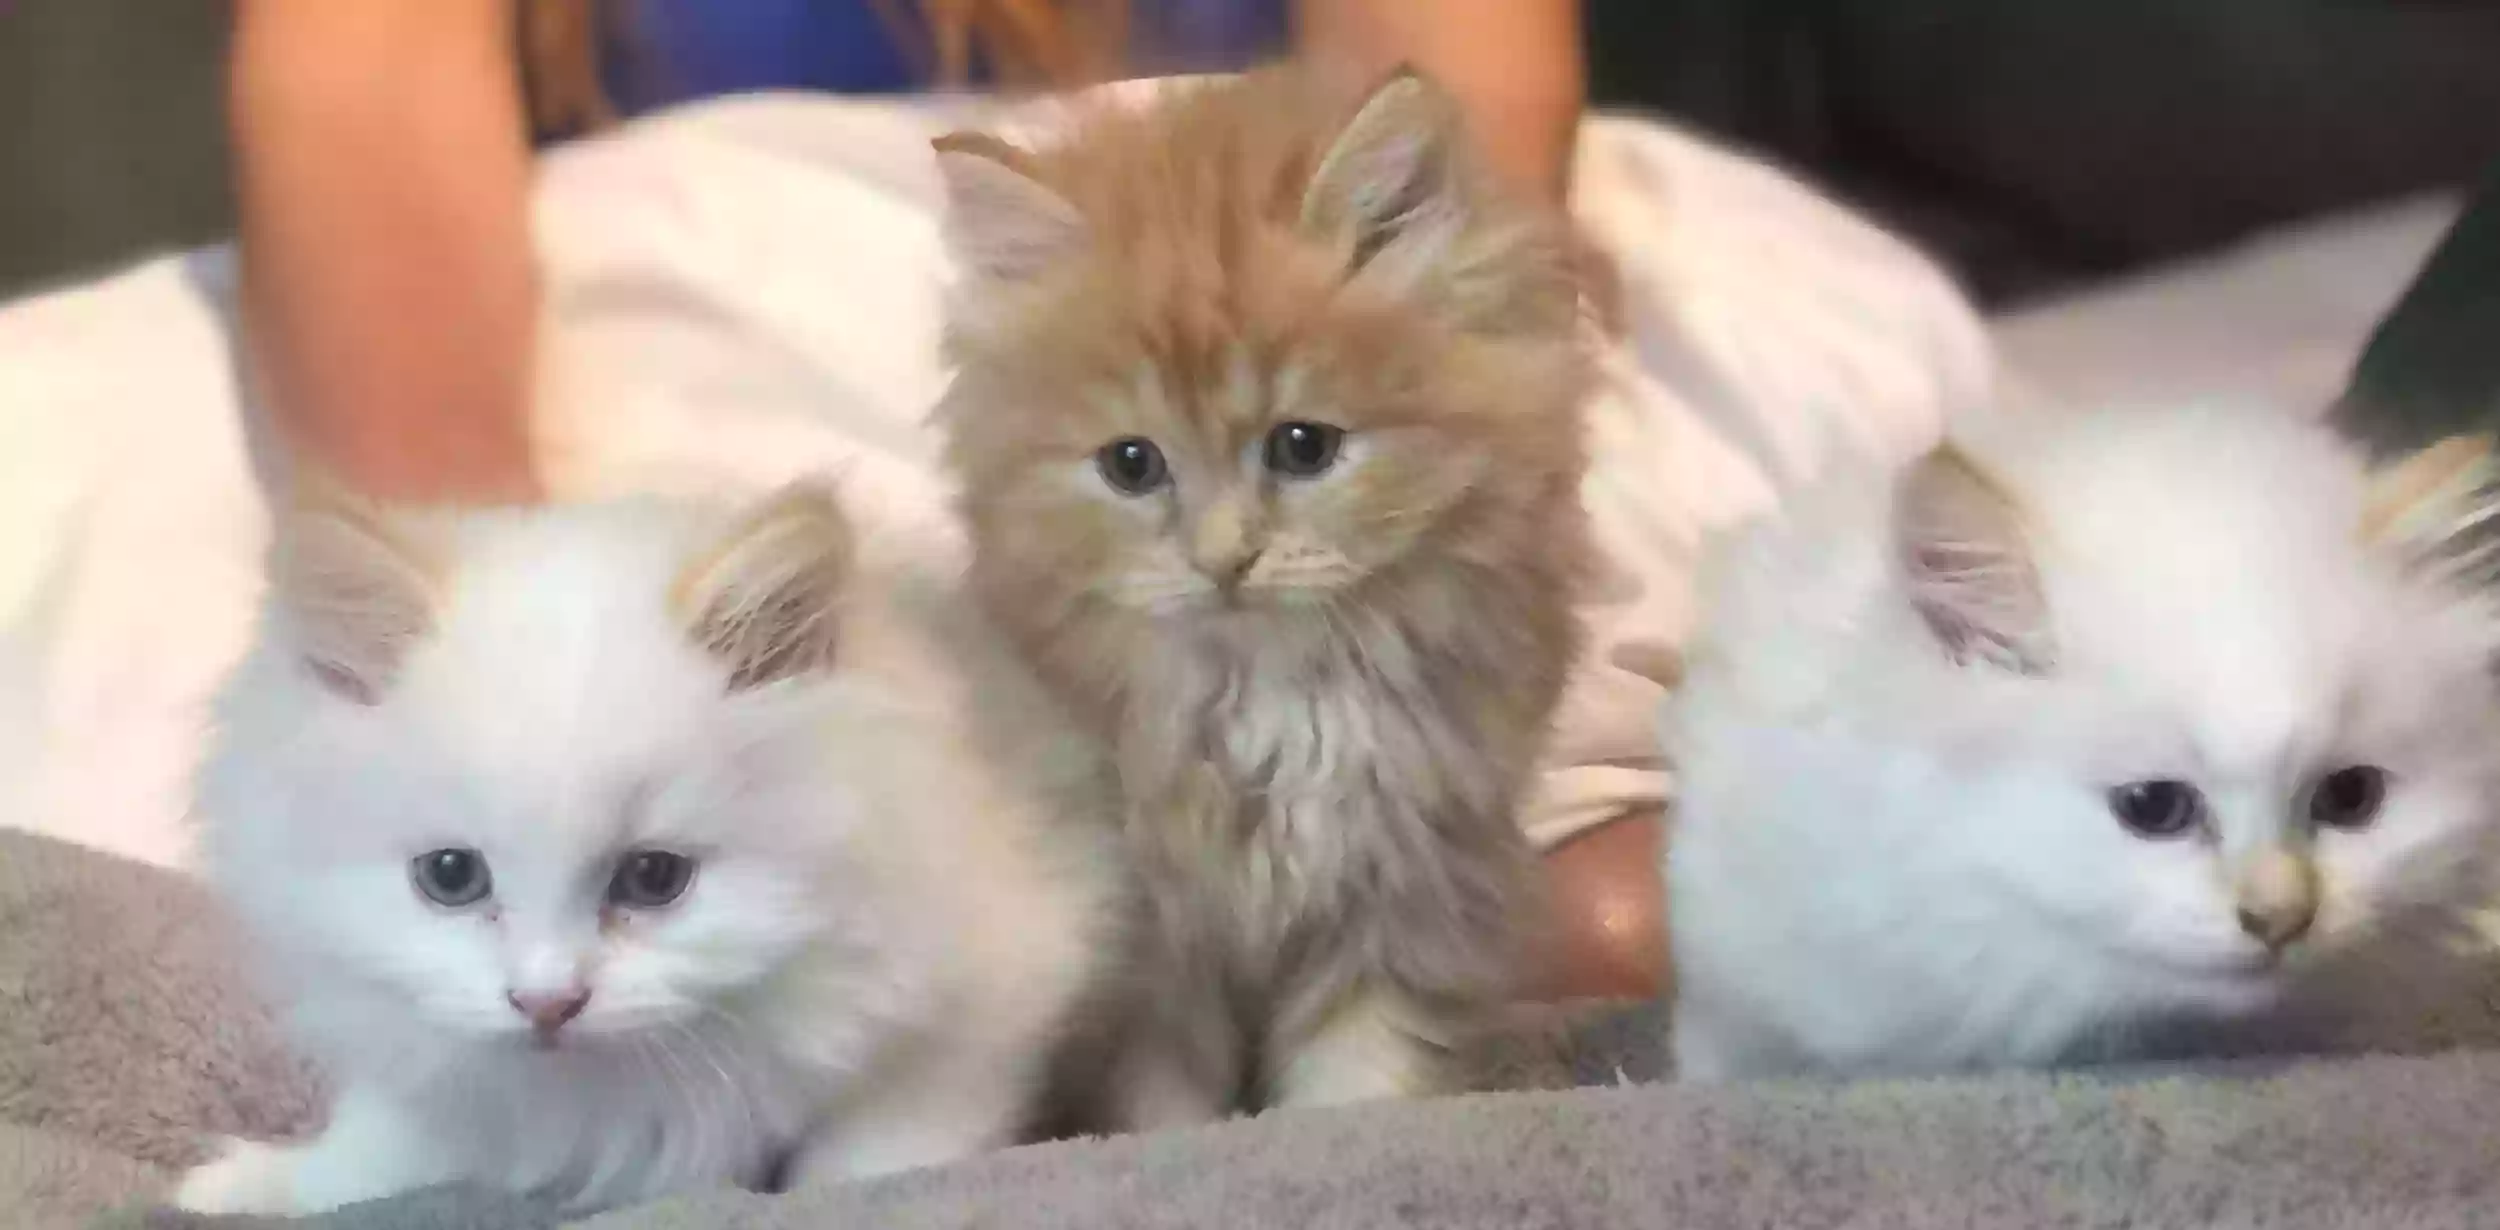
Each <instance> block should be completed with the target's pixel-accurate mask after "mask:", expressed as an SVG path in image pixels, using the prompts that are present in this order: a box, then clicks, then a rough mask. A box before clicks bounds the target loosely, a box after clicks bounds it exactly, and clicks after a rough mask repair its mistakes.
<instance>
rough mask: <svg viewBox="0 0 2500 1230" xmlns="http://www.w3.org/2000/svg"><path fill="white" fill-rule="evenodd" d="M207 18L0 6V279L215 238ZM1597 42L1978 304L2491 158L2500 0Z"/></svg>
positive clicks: (1644, 29)
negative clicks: (1837, 198) (1888, 229)
mask: <svg viewBox="0 0 2500 1230" xmlns="http://www.w3.org/2000/svg"><path fill="white" fill-rule="evenodd" d="M344 2H353V0H344ZM722 2H723V3H735V2H736V0H722ZM225 20H226V9H225V5H224V3H223V0H0V294H8V293H13V292H16V291H20V290H24V289H26V288H28V287H31V286H36V285H41V284H43V283H45V282H48V281H52V280H56V279H59V278H63V277H66V276H70V275H72V274H75V273H78V272H82V271H87V270H91V269H93V268H95V267H97V266H99V265H102V264H107V263H110V262H113V261H117V260H123V259H127V258H129V257H130V256H133V255H135V254H137V253H140V252H143V251H147V250H150V249H154V248H161V247H166V246H173V245H183V244H190V243H196V242H200V241H203V240H207V239H212V238H215V237H217V236H220V235H222V234H224V233H225V232H226V230H227V229H228V227H229V225H230V221H229V219H230V210H229V205H228V202H227V195H226V187H225V178H224V160H223V151H222V146H221V135H220V134H221V124H220V116H219V110H220V100H219V65H220V61H221V58H222V48H223V41H224V29H225ZM1589 33H1590V51H1591V55H1590V60H1591V65H1590V70H1591V78H1592V91H1593V93H1594V95H1595V97H1596V100H1597V102H1598V103H1599V104H1600V105H1607V106H1618V107H1632V108H1639V109H1645V110H1651V111H1658V112H1664V113H1667V114H1671V115H1674V116H1678V117H1680V118H1683V119H1686V120H1689V121H1691V122H1694V123H1697V124H1700V125H1702V126H1703V127H1705V128H1708V129H1710V130H1711V131H1714V132H1717V133H1721V134H1724V135H1727V136H1729V137H1731V138H1733V139H1736V140H1740V141H1743V142H1745V143H1747V144H1750V145H1753V146H1755V147H1757V148H1759V149H1761V150H1763V151H1765V152H1767V153H1769V154H1770V155H1771V156H1772V157H1774V158H1776V159H1778V160H1779V161H1781V162H1783V163H1785V164H1787V165H1789V166H1790V167H1792V168H1795V169H1798V170H1800V171H1803V172H1805V173H1806V174H1807V175H1809V176H1810V177H1812V178H1814V179H1815V180H1817V181H1818V182H1820V183H1822V184H1823V185H1825V186H1826V187H1827V188H1829V189H1831V190H1832V191H1834V192H1836V193H1838V194H1840V195H1842V196H1844V197H1846V198H1847V199H1850V200H1852V201H1853V202H1856V203H1858V204H1860V205H1862V206H1865V207H1867V208H1869V209H1871V210H1873V211H1874V212H1876V213H1877V214H1878V215H1879V216H1881V217H1883V218H1884V219H1885V220H1886V221H1887V222H1889V223H1891V224H1892V225H1893V226H1895V227H1896V228H1897V229H1900V230H1902V231H1904V232H1905V233H1907V234H1909V235H1910V236H1911V237H1913V238H1914V239H1916V240H1918V241H1920V242H1921V243H1923V244H1925V245H1926V246H1927V247H1928V248H1930V249H1931V250H1933V251H1935V252H1936V253H1937V254H1938V255H1940V256H1942V257H1944V258H1945V259H1946V261H1947V262H1948V263H1949V264H1950V265H1951V266H1952V267H1953V268H1954V269H1955V271H1956V272H1957V273H1958V274H1959V275H1961V277H1962V278H1963V280H1964V282H1965V283H1966V284H1967V285H1968V286H1970V287H1971V289H1972V290H1973V291H1974V292H1976V293H1977V294H1978V295H1979V296H1980V297H1981V298H1982V299H1983V300H1984V301H1987V302H1989V303H1991V304H1996V305H2002V304H2005V303H2009V302H2014V301H2018V300H2021V299H2024V298H2029V297H2034V296H2038V295H2041V294H2045V293H2048V292H2052V291H2056V290H2060V289H2065V288H2069V287H2072V286H2075V285H2078V284H2081V283H2086V282H2089V281H2091V280H2094V279H2097V278H2101V277H2105V276H2107V275H2110V274H2113V273H2117V272H2122V271H2125V270H2128V269H2132V268H2136V267H2139V266H2142V265H2144V264H2147V263H2150V262H2155V261H2159V260H2163V259H2167V258H2172V257H2176V256H2180V255H2184V254H2187V253H2190V252H2194V251H2198V250H2201V249H2205V248H2209V247H2212V246H2214V245H2216V244H2220V243H2225V242H2228V241H2230V240H2232V239H2234V238H2237V237H2240V236H2242V235H2245V234H2247V233H2248V232H2250V231H2252V230H2254V229H2258V228H2262V227H2265V226H2268V225H2273V224H2277V223H2281V222H2285V221H2289V220H2292V219H2295V218H2300V217H2304V216H2307V215H2311V214H2315V213H2319V212H2323V211H2327V210H2332V209H2337V208H2345V207H2350V206H2355V205H2360V204H2364V203H2367V202H2370V201H2374V200H2378V199H2381V198H2385V197H2389V196H2394V195H2399V194H2403V193H2406V192H2410V191H2417V190H2421V189H2425V188H2432V187H2439V186H2446V185H2452V184H2461V183H2464V182H2466V181H2468V180H2470V179H2472V178H2473V177H2474V176H2475V174H2476V173H2477V172H2479V171H2480V170H2481V169H2482V168H2484V167H2485V166H2487V165H2490V164H2492V163H2494V162H2495V161H2500V0H1592V3H1590V5H1589Z"/></svg>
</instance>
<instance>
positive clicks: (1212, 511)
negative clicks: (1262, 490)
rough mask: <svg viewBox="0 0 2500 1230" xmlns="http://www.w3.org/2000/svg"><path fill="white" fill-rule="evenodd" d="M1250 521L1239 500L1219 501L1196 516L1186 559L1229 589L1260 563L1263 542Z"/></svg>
mask: <svg viewBox="0 0 2500 1230" xmlns="http://www.w3.org/2000/svg"><path fill="white" fill-rule="evenodd" d="M1254 530H1255V527H1254V526H1252V525H1251V524H1250V514H1249V510H1247V509H1245V508H1243V507H1242V506H1241V504H1240V503H1239V502H1238V501H1235V500H1229V499H1228V500H1222V501H1219V502H1217V503H1216V504H1215V505H1214V506H1213V507H1211V508H1209V509H1207V510H1206V512H1204V513H1203V514H1201V515H1200V516H1199V518H1198V524H1197V525H1195V526H1193V527H1192V528H1191V531H1190V535H1189V562H1190V565H1191V566H1192V567H1195V568H1196V569H1197V570H1198V571H1199V573H1200V574H1201V575H1203V576H1205V577H1206V578H1207V579H1208V580H1210V581H1213V582H1215V583H1216V584H1218V585H1221V586H1223V587H1225V588H1227V589H1230V588H1232V587H1233V586H1234V585H1235V584H1236V583H1238V582H1239V581H1240V580H1241V578H1242V577H1243V576H1245V575H1247V574H1248V573H1249V571H1250V565H1252V564H1255V563H1257V562H1259V552H1260V551H1261V550H1263V549H1264V544H1262V543H1261V542H1259V541H1258V537H1257V535H1256V533H1255V532H1254Z"/></svg>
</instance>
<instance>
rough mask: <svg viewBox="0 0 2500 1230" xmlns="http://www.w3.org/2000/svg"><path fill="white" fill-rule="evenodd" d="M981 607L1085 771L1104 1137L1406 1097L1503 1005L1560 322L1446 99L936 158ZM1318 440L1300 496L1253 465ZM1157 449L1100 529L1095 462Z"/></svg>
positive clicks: (1568, 301)
mask: <svg viewBox="0 0 2500 1230" xmlns="http://www.w3.org/2000/svg"><path fill="white" fill-rule="evenodd" d="M938 145H939V151H940V153H939V157H940V161H941V163H942V164H943V166H944V171H945V175H946V180H947V184H948V187H949V191H950V196H951V209H950V216H949V230H950V236H951V240H952V245H953V248H954V250H955V252H956V254H957V256H958V258H959V264H960V266H961V267H962V270H963V275H964V276H963V280H962V283H961V285H960V286H959V287H958V289H957V293H956V295H955V298H954V301H953V304H952V307H951V318H950V321H949V331H948V338H947V346H948V353H949V355H950V357H951V359H952V361H953V364H954V366H955V369H956V375H955V379H954V382H953V384H952V386H951V388H950V389H949V391H948V393H947V395H946V397H945V400H944V402H943V404H942V407H941V411H940V415H941V419H942V421H943V423H944V424H945V426H946V428H947V430H948V432H949V445H948V457H949V459H950V460H951V462H952V465H953V467H954V468H955V470H956V471H957V472H958V473H959V474H960V476H961V479H962V482H963V489H964V496H963V501H962V507H963V511H964V514H965V516H966V518H967V521H968V523H969V525H970V527H971V532H972V536H973V540H974V544H975V548H976V558H977V562H976V564H975V568H974V575H975V581H976V586H977V588H978V590H979V592H980V595H981V597H982V598H983V600H984V601H985V604H986V605H987V607H988V608H989V609H990V610H991V611H992V612H993V613H994V614H995V616H996V618H997V619H998V620H999V621H1000V622H1001V623H1002V624H1003V625H1004V626H1005V627H1007V628H1008V629H1009V630H1010V631H1011V632H1012V634H1013V635H1014V636H1015V637H1016V639H1017V640H1018V641H1019V643H1020V644H1021V645H1022V646H1023V647H1024V648H1025V650H1026V651H1027V652H1028V653H1029V655H1030V657H1031V659H1032V661H1033V662H1034V663H1036V665H1037V667H1038V669H1039V670H1040V672H1041V673H1042V674H1043V675H1044V676H1046V677H1047V678H1048V679H1049V680H1050V681H1051V683H1053V684H1054V685H1055V686H1056V688H1057V690H1058V691H1059V693H1060V694H1061V695H1062V696H1063V697H1064V698H1065V699H1066V700H1067V701H1068V702H1070V704H1071V705H1072V707H1073V708H1074V709H1076V710H1077V711H1078V713H1079V714H1080V715H1081V716H1082V717H1083V718H1084V719H1086V720H1087V722H1088V724H1089V727H1090V729H1092V730H1094V731H1096V732H1098V733H1099V734H1100V735H1101V736H1102V737H1103V738H1104V739H1105V740H1106V741H1107V744H1108V746H1109V747H1110V748H1112V749H1113V752H1114V754H1115V757H1116V762H1117V765H1118V769H1119V772H1120V776H1121V781H1122V784H1123V786H1124V788H1125V791H1126V794H1127V798H1128V802H1129V813H1130V814H1129V820H1128V824H1127V831H1128V836H1129V838H1130V843H1129V844H1130V848H1131V849H1132V851H1133V852H1134V854H1135V856H1136V859H1137V861H1138V863H1139V865H1140V866H1141V868H1142V872H1143V880H1144V883H1145V888H1146V893H1145V895H1146V897H1147V898H1148V907H1149V909H1150V911H1151V913H1152V922H1151V924H1150V925H1149V926H1148V927H1147V928H1146V929H1145V933H1146V935H1147V936H1148V940H1149V942H1148V947H1150V948H1151V949H1153V951H1151V952H1149V953H1147V954H1146V955H1145V957H1144V960H1145V967H1144V970H1143V971H1142V972H1141V981H1142V983H1143V985H1144V986H1146V987H1147V988H1150V990H1149V991H1148V993H1146V994H1143V995H1141V996H1140V999H1141V1000H1143V1001H1147V1002H1148V1004H1149V1009H1148V1010H1149V1012H1150V1014H1152V1015H1154V1016H1155V1018H1156V1019H1154V1020H1152V1021H1150V1022H1147V1023H1146V1025H1145V1028H1144V1030H1143V1033H1142V1035H1141V1036H1140V1038H1139V1040H1138V1042H1137V1045H1136V1046H1134V1047H1133V1048H1131V1050H1130V1051H1129V1052H1128V1057H1127V1058H1128V1063H1127V1065H1126V1067H1125V1069H1124V1071H1123V1073H1122V1075H1121V1077H1120V1078H1119V1080H1118V1081H1117V1082H1116V1088H1117V1090H1118V1097H1119V1099H1120V1100H1121V1102H1122V1107H1121V1109H1120V1110H1119V1111H1118V1112H1116V1113H1118V1114H1120V1115H1122V1116H1123V1117H1124V1118H1125V1119H1126V1121H1127V1122H1129V1123H1131V1124H1141V1123H1142V1124H1153V1123H1169V1122H1175V1121H1187V1120H1195V1119H1201V1118H1205V1117H1208V1116H1211V1115H1215V1114H1220V1113H1223V1112H1225V1111H1227V1110H1230V1109H1232V1108H1234V1107H1236V1106H1238V1105H1244V1104H1247V1105H1262V1104H1278V1103H1315V1102H1330V1101H1342V1100H1354V1099H1364V1098H1375V1097H1382V1096H1391V1095H1401V1094H1411V1093H1416V1092H1421V1091H1425V1090H1428V1089H1431V1088H1434V1087H1435V1086H1436V1085H1437V1084H1438V1083H1439V1082H1440V1080H1441V1079H1442V1077H1441V1073H1440V1070H1439V1069H1440V1063H1439V1058H1440V1052H1441V1049H1442V1048H1441V1044H1442V1043H1444V1042H1446V1041H1447V1034H1448V1032H1449V1031H1450V1030H1451V1029H1452V1028H1453V1027H1454V1026H1456V1025H1457V1024H1458V1023H1459V1022H1461V1020H1462V1019H1463V1018H1464V1017H1465V1016H1466V1015H1467V1013H1468V1012H1469V1011H1470V1010H1471V1009H1472V1008H1473V1007H1475V1006H1478V1005H1481V1004H1483V1003H1484V1002H1485V1001H1486V1000H1487V999H1488V998H1490V997H1493V996H1496V995H1498V994H1500V993H1501V992H1502V990H1503V989H1504V987H1505V984H1506V982H1507V980H1508V974H1509V971H1510V969H1511V966H1512V962H1513V958H1514V956H1515V951H1514V950H1515V947H1516V942H1517V938H1518V936H1519V934H1520V918H1521V898H1522V893H1523V890H1524V885H1525V883H1526V878H1525V873H1526V871H1527V869H1528V868H1529V865H1530V863H1529V854H1528V852H1527V850H1526V848H1525V846H1524V843H1523V842H1522V840H1521V838H1520V836H1519V833H1518V830H1517V828H1516V826H1515V824H1514V820H1513V815H1512V812H1513V807H1514V804H1515V802H1516V801H1517V799H1518V798H1519V796H1520V793H1521V790H1522V787H1523V784H1524V783H1525V781H1526V779H1527V777H1528V774H1529V773H1530V770H1531V767H1532V765H1533V763H1534V761H1535V758H1536V755H1537V752H1538V750H1539V748H1540V745H1541V743H1542V741H1543V739H1544V737H1545V734H1546V728H1547V724H1548V718H1549V715H1550V712H1551V710H1552V708H1553V706H1554V704H1555V701H1556V698H1557V693H1558V691H1559V689H1560V687H1561V684H1562V681H1563V677H1564V673H1565V670H1566V667H1567V665H1568V663H1569V662H1570V660H1571V657H1572V654H1573V650H1574V646H1575V642H1576V639H1577V625H1576V621H1575V616H1574V613H1573V610H1572V599H1573V595H1574V592H1575V588H1576V584H1577V581H1578V578H1579V576H1580V574H1581V569H1582V560H1583V552H1584V546H1583V540H1584V533H1585V531H1584V527H1583V523H1582V515H1581V511H1580V506H1579V503H1578V488H1579V481H1580V476H1581V472H1582V469H1583V444H1582V439H1581V436H1582V430H1581V420H1580V417H1579V410H1578V402H1579V399H1580V396H1581V394H1582V391H1583V388H1584V385H1585V383H1586V371H1587V367H1586V354H1585V347H1584V345H1583V337H1582V328H1583V321H1582V318H1581V314H1580V310H1579V302H1578V296H1577V291H1576V288H1575V286H1574V283H1573V281H1572V268H1571V262H1570V256H1569V245H1568V243H1567V242H1566V240H1565V238H1564V236H1563V233H1562V230H1561V229H1560V227H1559V225H1558V223H1557V222H1556V221H1555V220H1554V219H1551V218H1548V217H1545V216H1544V215H1542V214H1540V213H1537V212H1534V211H1532V210H1530V209H1528V208H1526V207H1524V206H1521V205H1518V204H1515V203H1514V202H1512V201H1511V200H1510V199H1509V198H1507V197H1505V196H1503V195H1502V194H1501V193H1500V192H1498V191H1497V190H1496V189H1494V188H1493V187H1492V186H1491V185H1490V184H1488V183H1487V182H1486V181H1485V180H1484V179H1483V178H1482V177H1481V176H1480V175H1479V174H1478V173H1477V171H1476V169H1475V168H1474V166H1473V165H1471V163H1470V161H1469V157H1468V152H1467V150H1466V148H1465V145H1464V143H1463V141H1462V140H1461V139H1460V135H1459V129H1458V125H1457V121H1456V119H1455V118H1454V112H1453V111H1452V109H1451V107H1450V105H1449V103H1448V101H1447V99H1446V98H1445V97H1444V96H1443V95H1442V94H1441V93H1440V91H1439V90H1438V89H1436V88H1435V87H1433V86H1431V85H1430V84H1429V83H1427V82H1425V81H1423V80H1422V79H1420V78H1416V77H1412V76H1402V77H1400V78H1398V79H1396V80H1394V81H1392V82H1390V83H1389V84H1387V85H1386V86H1383V87H1382V88H1380V89H1379V90H1377V91H1375V92H1373V93H1371V94H1369V95H1368V96H1365V95H1364V94H1363V93H1362V92H1360V91H1349V90H1346V89H1342V88H1339V87H1338V85H1337V84H1336V83H1333V82H1331V81H1329V80H1326V79H1323V78H1320V77H1317V76H1313V75H1308V74H1305V73H1303V72H1299V71H1276V72H1271V73H1267V74H1260V75H1254V76H1250V77H1245V78H1236V79H1228V80H1222V81H1218V82H1214V83H1209V84H1201V85H1195V86H1187V87H1181V88H1178V89H1177V90H1175V91H1174V92H1172V93H1170V94H1167V95H1165V96H1164V97H1162V98H1161V99H1160V100H1158V101H1157V102H1155V103H1154V104H1152V105H1148V106H1144V107H1134V108H1123V107H1120V106H1117V105H1109V106H1104V107H1099V108H1096V109H1093V110H1090V111H1085V112H1081V113H1079V114H1077V115H1075V116H1073V117H1071V119H1070V127H1069V129H1068V131H1066V132H1064V133H1062V134H1061V135H1060V136H1059V138H1058V140H1057V141H1056V143H1055V144H1053V145H1051V146H1049V147H1048V148H1045V149H1042V150H1040V151H1038V152H1027V151H1024V150H1021V149H1018V148H1015V147H1011V146H1009V145H1007V144H1005V143H1003V142H1000V141H998V140H996V139H994V138H989V137H984V136H974V135H958V136H955V137H950V138H946V139H944V140H941V141H940V142H939V143H938ZM1292 424H1305V425H1308V426H1307V427H1306V428H1305V429H1303V430H1306V431H1311V430H1316V431H1317V432H1318V433H1319V434H1320V435H1322V436H1327V437H1329V438H1330V439H1332V440H1334V439H1335V437H1334V436H1333V433H1335V432H1338V431H1342V433H1343V434H1342V438H1341V440H1337V441H1336V443H1337V447H1336V449H1335V454H1334V457H1333V459H1332V460H1331V462H1330V464H1328V465H1326V466H1324V467H1322V468H1321V469H1322V472H1319V473H1315V474H1307V475H1297V474H1295V473H1293V472H1290V471H1289V470H1284V469H1279V468H1278V465H1277V464H1275V463H1273V462H1272V461H1271V456H1272V452H1271V450H1272V449H1273V447H1274V443H1273V442H1274V441H1275V440H1276V439H1277V436H1276V433H1277V432H1278V431H1279V430H1280V429H1286V428H1287V427H1288V426H1289V425H1292ZM1122 440H1128V441H1146V442H1150V443H1151V445H1152V446H1153V447H1154V449H1155V450H1156V453H1157V456H1158V457H1159V458H1160V462H1159V463H1158V464H1159V465H1160V467H1161V471H1160V472H1159V473H1157V474H1153V475H1151V476H1150V477H1151V478H1153V479H1154V480H1155V481H1153V482H1152V483H1151V484H1141V485H1143V486H1145V488H1146V489H1143V490H1138V491H1135V492H1126V491H1123V490H1121V489H1119V488H1118V487H1117V485H1115V484H1114V483H1113V482H1112V481H1111V478H1110V475H1109V471H1108V470H1107V469H1106V467H1107V466H1109V465H1110V464H1111V463H1110V461H1109V460H1107V459H1106V457H1105V450H1106V446H1109V445H1112V444H1113V442H1115V441H1122Z"/></svg>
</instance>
